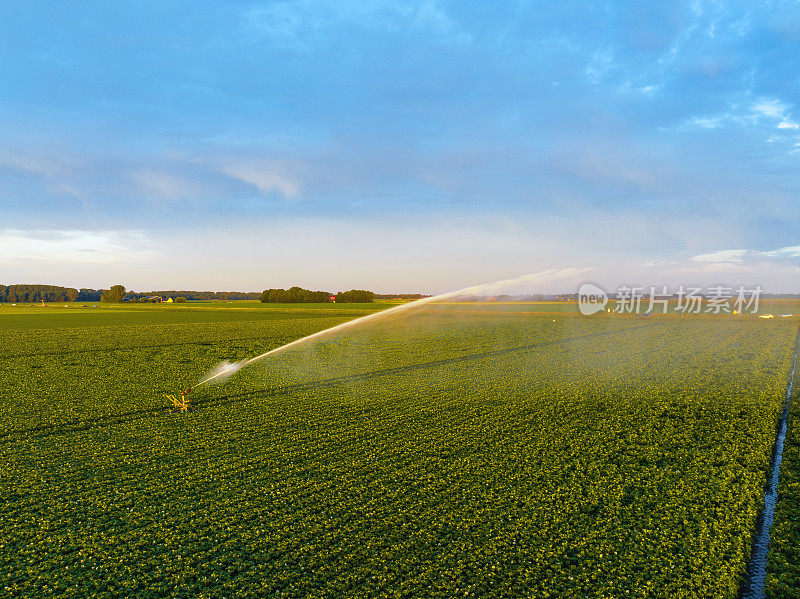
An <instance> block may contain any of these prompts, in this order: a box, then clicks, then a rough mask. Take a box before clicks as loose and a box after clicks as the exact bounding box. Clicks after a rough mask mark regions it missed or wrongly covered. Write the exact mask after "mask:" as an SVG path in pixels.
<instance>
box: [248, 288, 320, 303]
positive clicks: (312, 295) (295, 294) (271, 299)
mask: <svg viewBox="0 0 800 599" xmlns="http://www.w3.org/2000/svg"><path fill="white" fill-rule="evenodd" d="M330 297H331V294H330V293H329V292H327V291H310V290H308V289H303V288H302V287H290V288H289V289H266V290H265V291H264V292H263V293H262V294H261V297H260V298H259V299H260V300H261V303H262V304H322V303H325V302H329V301H330Z"/></svg>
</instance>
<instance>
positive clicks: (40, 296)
mask: <svg viewBox="0 0 800 599" xmlns="http://www.w3.org/2000/svg"><path fill="white" fill-rule="evenodd" d="M153 296H160V297H162V298H165V299H166V298H172V299H173V300H174V301H176V302H185V301H187V300H201V299H204V300H240V299H243V300H254V299H259V300H261V301H262V302H263V303H281V304H306V303H315V304H319V303H325V302H329V301H331V299H330V298H331V297H332V294H331V293H330V292H328V291H310V290H308V289H303V288H302V287H291V288H289V289H267V290H266V291H264V292H263V293H260V294H259V293H256V292H243V291H150V292H147V293H145V292H135V291H127V290H126V289H125V286H124V285H114V286H113V287H111V288H110V289H107V290H103V289H86V288H82V289H74V288H72V287H59V286H57V285H7V286H6V285H0V302H39V301H44V302H99V301H102V302H105V303H120V302H122V301H148V298H150V297H153ZM335 298H336V302H337V303H345V304H347V303H359V304H360V303H371V302H372V301H374V300H375V298H376V295H375V294H374V293H373V292H371V291H366V290H364V289H351V290H350V291H340V292H339V293H337V294H336V296H335Z"/></svg>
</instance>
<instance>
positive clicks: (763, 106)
mask: <svg viewBox="0 0 800 599" xmlns="http://www.w3.org/2000/svg"><path fill="white" fill-rule="evenodd" d="M788 108H789V106H788V105H787V104H784V103H783V102H781V101H780V100H777V99H775V98H772V99H763V98H762V99H761V100H759V101H758V102H756V103H755V104H753V110H755V111H756V112H758V113H760V114H763V115H764V116H768V117H772V118H776V119H782V118H784V116H783V115H784V113H785V112H786V110H787V109H788Z"/></svg>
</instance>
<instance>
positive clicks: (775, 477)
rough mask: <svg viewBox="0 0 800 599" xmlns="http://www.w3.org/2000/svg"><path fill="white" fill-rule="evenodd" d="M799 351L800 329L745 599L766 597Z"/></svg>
mask: <svg viewBox="0 0 800 599" xmlns="http://www.w3.org/2000/svg"><path fill="white" fill-rule="evenodd" d="M798 350H800V330H798V331H797V337H795V341H794V357H793V358H792V371H791V373H790V374H789V380H788V382H787V383H786V402H785V403H784V406H783V414H782V415H781V421H780V425H779V426H778V436H777V437H776V439H775V445H774V446H773V448H772V470H771V472H770V476H769V481H768V485H767V489H766V491H765V492H764V509H763V511H762V512H761V515H760V516H759V518H758V532H757V534H756V538H755V543H754V544H753V554H752V556H751V557H750V564H749V566H748V568H747V578H746V579H745V582H744V585H743V586H742V593H741V597H742V599H764V598H765V596H766V595H765V592H764V585H765V582H766V578H767V557H768V554H769V539H770V531H771V529H772V522H773V520H774V519H775V504H776V503H777V502H778V483H779V482H780V473H781V460H782V459H783V443H784V441H785V440H786V420H787V418H788V416H789V405H790V403H791V401H792V390H793V389H792V388H793V386H794V376H795V370H796V368H797V354H798Z"/></svg>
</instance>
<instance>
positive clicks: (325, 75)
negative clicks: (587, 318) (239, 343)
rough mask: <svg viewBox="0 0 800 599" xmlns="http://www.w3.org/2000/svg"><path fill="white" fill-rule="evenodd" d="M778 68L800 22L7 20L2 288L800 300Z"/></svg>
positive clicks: (654, 18)
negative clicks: (509, 285) (530, 290)
mask: <svg viewBox="0 0 800 599" xmlns="http://www.w3.org/2000/svg"><path fill="white" fill-rule="evenodd" d="M798 56H800V3H797V2H766V3H752V2H740V3H733V2H694V3H664V5H663V6H657V5H650V6H644V3H639V2H630V3H623V2H607V3H595V2H582V3H577V2H551V3H546V2H538V3H529V2H513V1H510V2H504V3H494V2H492V3H489V2H486V3H464V2H433V1H425V2H402V3H401V2H382V1H374V2H356V1H348V2H311V1H298V2H224V3H218V2H209V3H202V2H192V3H160V2H159V3H155V2H153V3H150V2H129V3H122V2H118V3H117V2H110V3H103V4H98V5H90V4H87V3H78V2H75V3H68V2H59V3H44V2H42V3H36V2H4V3H3V4H2V5H0V72H2V73H3V76H2V77H1V78H0V282H3V283H10V282H47V283H60V284H70V285H74V286H93V287H103V286H108V285H110V284H113V283H116V282H122V283H124V284H126V285H127V286H128V287H129V288H136V289H145V288H147V289H149V288H204V289H228V288H230V289H263V288H266V287H273V286H278V287H283V286H289V285H292V284H301V285H304V286H310V287H314V288H323V289H330V290H337V289H340V288H350V287H367V288H372V289H376V290H382V291H393V290H394V291H399V290H413V291H416V290H419V291H428V292H431V291H445V290H447V289H450V288H455V287H460V286H466V285H470V284H475V283H479V282H482V281H488V280H495V279H503V278H507V277H512V276H515V275H518V274H521V273H525V272H536V271H540V270H544V269H547V268H566V267H572V268H580V269H584V268H589V269H592V271H590V272H591V275H590V278H592V279H593V280H595V281H598V282H601V283H603V284H605V285H610V286H613V285H618V284H621V283H627V284H661V283H663V284H698V283H699V284H712V283H718V282H731V283H742V284H756V283H760V284H762V285H763V286H765V287H767V288H769V289H770V290H774V291H798V290H800V268H799V267H798V257H800V235H798V231H800V200H798V198H799V197H800V196H799V195H798V192H799V191H800V189H799V188H800V177H799V176H798V175H800V169H798V161H800V105H798V103H797V99H798V98H799V97H800V62H798V60H797V57H798ZM581 272H584V271H581ZM581 276H585V275H581ZM563 284H566V283H564V282H563V281H562V282H560V283H559V285H563ZM572 284H573V282H569V285H572Z"/></svg>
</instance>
